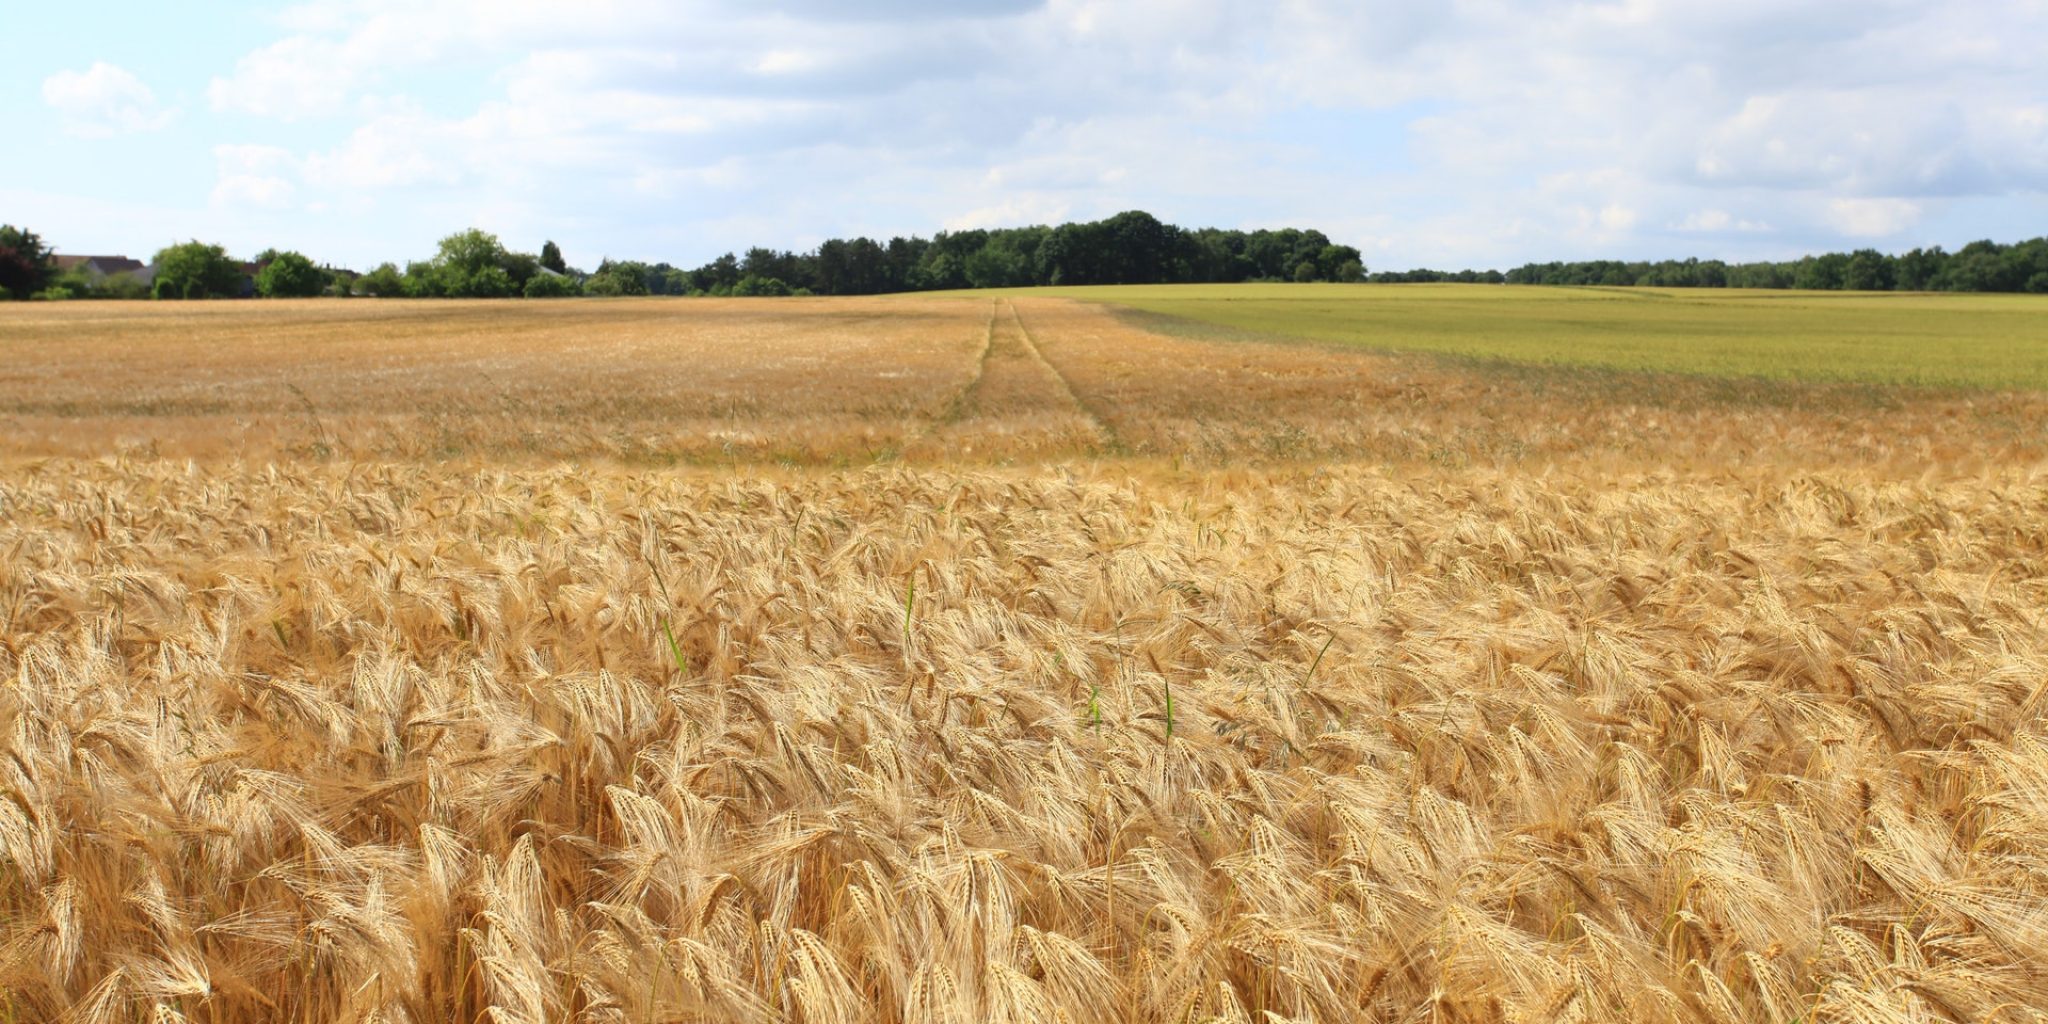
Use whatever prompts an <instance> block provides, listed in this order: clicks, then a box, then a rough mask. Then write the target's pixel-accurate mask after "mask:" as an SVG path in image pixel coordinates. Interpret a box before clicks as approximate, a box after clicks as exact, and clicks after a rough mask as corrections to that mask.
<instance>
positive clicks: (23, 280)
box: [0, 224, 57, 299]
mask: <svg viewBox="0 0 2048 1024" xmlns="http://www.w3.org/2000/svg"><path fill="white" fill-rule="evenodd" d="M56 274H57V258H56V257H55V256H54V255H52V254H51V252H50V247H49V246H47V245H44V244H43V240H42V238H41V236H39V235H37V234H36V233H35V232H33V231H30V230H28V229H27V228H18V227H15V226H14V225H12V224H0V292H4V293H5V294H6V295H11V296H13V297H14V298H17V299H26V298H28V297H29V296H31V295H34V294H35V293H36V292H39V291H42V290H43V289H44V288H47V287H49V286H50V279H51V278H53V277H55V276H56Z"/></svg>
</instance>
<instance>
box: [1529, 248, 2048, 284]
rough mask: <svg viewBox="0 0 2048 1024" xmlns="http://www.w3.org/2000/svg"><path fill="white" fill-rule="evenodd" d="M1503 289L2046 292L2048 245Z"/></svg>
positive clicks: (1540, 274)
mask: <svg viewBox="0 0 2048 1024" xmlns="http://www.w3.org/2000/svg"><path fill="white" fill-rule="evenodd" d="M1504 279H1505V280H1506V282H1507V283H1508V284H1551V285H1624V286H1648V287H1657V288H1802V289H1810V290H1816V291H1877V292H1883V291H1901V292H2035V293H2048V238H2034V239H2029V240H2027V241H2024V242H2015V243H2013V244H2011V245H2001V244H1999V243H1997V242H1993V241H1989V240H1986V241H1981V242H1971V243H1970V244H1968V245H1965V246H1963V247H1962V248H1961V249H1958V250H1956V251H1955V252H1948V251H1946V250H1944V249H1942V248H1941V247H1940V246H1934V247H1932V248H1925V249H1914V250H1912V251H1910V252H1906V253H1902V254H1900V255H1896V256H1893V255H1888V254H1886V253H1881V252H1878V251H1877V250H1875V249H1858V250H1856V251H1855V252H1847V253H1842V252H1831V253H1825V254H1823V255H1819V256H1807V257H1804V258H1802V259H1797V260H1790V261H1786V262H1779V263H1772V262H1760V263H1724V262H1722V261H1720V260H1698V259H1691V260H1664V261H1661V262H1657V263H1649V262H1633V263H1628V262H1622V261H1620V260H1592V261H1587V262H1580V263H1530V264H1527V265H1525V266H1521V267H1517V268H1515V269H1514V270H1510V271H1508V272H1507V274H1506V275H1505V278H1504Z"/></svg>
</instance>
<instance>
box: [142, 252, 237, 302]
mask: <svg viewBox="0 0 2048 1024" xmlns="http://www.w3.org/2000/svg"><path fill="white" fill-rule="evenodd" d="M150 262H152V263H155V264H156V284H155V286H154V292H155V295H156V297H157V298H159V299H223V298H231V297H233V296H237V295H240V294H242V265H241V264H240V263H237V262H235V261H234V260H231V259H229V258H228V253H227V250H226V249H223V248H221V247H220V246H218V245H208V244H207V243H205V242H185V243H183V244H180V245H173V246H171V247H169V248H167V249H159V250H157V254H156V258H155V259H153V260H151V261H150Z"/></svg>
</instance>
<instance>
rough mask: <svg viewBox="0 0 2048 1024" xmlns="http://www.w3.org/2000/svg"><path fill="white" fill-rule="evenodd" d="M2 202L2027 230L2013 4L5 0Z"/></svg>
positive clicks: (1468, 245) (221, 238)
mask: <svg viewBox="0 0 2048 1024" xmlns="http://www.w3.org/2000/svg"><path fill="white" fill-rule="evenodd" d="M0 9H4V17H0V26H4V36H5V37H6V38H7V40H8V43H9V46H8V50H9V60H7V61H5V62H0V98H4V110H5V111H6V113H7V115H8V117H7V120H8V121H9V123H10V134H11V136H12V140H13V144H12V145H10V147H9V148H10V150H11V151H12V156H13V159H8V160H4V161H0V221H5V222H10V223H17V224H22V225H24V226H27V227H29V228H31V229H33V230H36V231H37V232H39V233H40V234H42V235H43V237H44V238H45V240H46V241H48V242H50V243H51V244H53V245H54V246H55V247H56V248H57V249H58V251H60V252H70V253H80V254H126V255H133V256H137V257H139V258H143V259H147V258H148V257H149V254H150V253H152V252H154V251H155V250H156V249H158V248H160V247H162V246H164V245H167V244H170V243H173V242H177V241H182V240H186V239H191V238H198V239H201V240H204V241H210V242H219V243H222V244H224V245H226V246H227V247H228V248H229V250H230V251H231V252H233V253H235V254H236V255H242V256H246V255H250V254H253V253H254V252H256V251H258V250H260V249H263V248H268V247H277V248H281V249H297V250H300V251H303V252H305V253H307V254H308V255H311V256H313V257H314V258H315V259H316V260H320V261H323V262H329V263H333V264H336V265H341V266H353V267H357V268H359V269H363V268H367V267H369V266H372V265H374V264H375V263H377V262H381V261H384V260H394V261H397V262H399V263H401V264H402V263H403V262H404V261H405V260H407V259H420V258H425V257H428V256H430V255H432V253H433V251H434V245H435V241H436V240H437V239H439V238H440V237H442V236H443V235H447V234H450V233H452V232H455V231H458V230H461V229H463V228H466V227H471V226H475V227H481V228H484V229H486V230H489V231H492V232H495V233H497V234H498V235H499V236H500V237H501V238H502V239H503V240H504V241H505V242H506V244H507V245H509V246H511V247H512V248H515V249H523V250H527V251H536V250H538V249H539V247H540V245H541V243H542V241H544V240H549V239H552V240H554V241H556V242H557V243H558V244H559V245H560V246H561V248H562V250H563V252H564V254H565V256H566V257H567V258H568V260H569V262H570V263H571V264H572V265H577V266H582V267H586V268H589V267H594V266H595V265H596V264H597V263H598V262H599V260H601V259H603V258H605V257H613V258H625V259H642V260H647V261H650V262H652V261H661V260H666V261H669V262H671V263H675V264H677V265H684V266H694V265H697V264H699V263H702V262H704V261H706V260H709V259H711V258H712V257H715V256H717V255H718V254H720V253H723V252H727V251H735V250H738V251H743V250H744V249H745V248H747V247H749V246H753V245H766V246H770V247H773V248H778V249H795V250H804V249H808V248H810V247H812V246H815V245H816V244H817V243H818V242H819V241H822V240H823V239H826V238H830V237H851V236H854V235H863V234H864V235H869V236H871V237H876V238H884V239H886V238H887V237H889V236H892V235H908V234H922V235H930V234H931V233H933V232H935V231H940V230H958V229H963V228H976V227H997V226H1014V225H1022V224H1034V223H1057V222H1060V221H1063V220H1092V219H1096V218H1099V217H1104V216H1108V215H1110V214H1113V213H1116V212H1119V211H1121V210H1128V209H1144V210H1149V211H1151V212H1152V213H1154V214H1156V215H1158V216H1159V217H1160V218H1161V219H1164V220H1167V221H1170V222H1173V223H1177V224H1181V225H1184V226H1189V227H1196V226H1215V227H1232V228H1244V229H1252V228H1259V227H1280V226H1290V225H1291V226H1299V227H1314V228H1319V229H1321V230H1323V231H1324V232H1326V233H1328V234H1329V235H1330V236H1331V237H1332V238H1334V239H1336V240H1337V241H1340V242H1344V243H1348V244H1351V245H1356V246H1358V247H1359V248H1360V249H1361V250H1362V251H1363V252H1364V255H1365V261H1366V263H1367V264H1368V266H1370V267H1372V268H1373V269H1386V270H1394V269H1407V268H1412V267H1418V266H1429V267H1437V268H1458V267H1467V266H1470V267H1503V268H1505V267H1510V266H1514V265H1517V264H1520V263H1523V262H1527V261H1531V260H1551V259H1589V258H1605V257H1614V258H1630V259H1633V258H1663V257H1683V256H1692V255H1697V256H1701V257H1717V258H1723V259H1781V258H1787V257H1792V256H1796V255H1799V254H1803V253H1808V252H1819V251H1830V250H1847V249H1854V248H1863V247H1871V248H1877V249H1882V250H1885V251H1903V250H1905V249H1908V248H1911V247H1914V246H1919V245H1933V244H1939V245H1944V246H1947V247H1949V248H1951V249H1953V248H1956V247H1958V246H1960V245H1962V244H1963V243H1966V242H1968V241H1971V240H1973V239H1977V238H1995V239H1999V240H2001V241H2013V240H2017V239H2020V238H2029V237H2035V236H2039V235H2043V234H2048V0H1995V2H1994V0H1981V2H1972V0H1957V2H1946V3H1936V2H1928V0H1916V2H1899V0H1856V2H1833V0H1826V2H1800V0H1719V2H1715V3H1700V2H1698V0H1622V2H1615V3H1604V2H1603V3H1568V2H1548V0H1527V2H1521V3H1505V2H1496V0H1446V2H1440V3H1434V4H1419V3H1414V2H1412V0H1399V2H1381V0H1353V2H1348V3H1346V2H1318V0H1263V2H1251V0H1230V2H1224V0H1177V2H1170V0H1116V2H1106V0H1046V2H1031V0H865V2H859V3H832V2H827V0H780V2H773V0H769V2H761V0H757V2H751V3H748V2H725V0H581V2H578V3H562V2H559V0H322V2H320V3H317V4H307V5H303V6H292V5H279V4H276V3H264V4H256V3H230V2H222V0H181V2H179V3H176V4H165V3H162V2H160V0H150V2H147V3H130V2H125V0H119V2H102V3H97V4H94V5H91V7H90V8H89V9H79V8H70V9H67V8H63V7H61V6H60V5H56V4H48V3H41V4H29V3H27V2H26V0H0Z"/></svg>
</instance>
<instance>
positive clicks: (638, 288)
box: [0, 210, 1367, 298]
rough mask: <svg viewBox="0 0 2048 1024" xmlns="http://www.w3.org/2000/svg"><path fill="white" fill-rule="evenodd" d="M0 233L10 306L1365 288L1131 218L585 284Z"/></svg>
mask: <svg viewBox="0 0 2048 1024" xmlns="http://www.w3.org/2000/svg"><path fill="white" fill-rule="evenodd" d="M6 230H7V232H9V234H7V235H5V236H0V288H4V289H6V291H7V294H9V295H11V296H12V297H16V298H30V297H40V298H100V297H108V298H142V297H154V298H212V297H223V296H233V295H237V294H244V293H253V294H256V295H263V296H276V297H293V296H311V295H366V296H375V297H393V298H396V297H405V298H504V297H511V296H522V295H523V296H527V297H532V298H542V297H559V296H570V295H740V296H745V295H871V294H878V293H882V292H905V291H932V290H941V289H950V288H1000V287H1017V286H1027V285H1060V284H1069V285H1081V284H1183V283H1227V282H1238V281H1363V280H1366V279H1367V275H1366V269H1365V264H1364V263H1363V261H1362V260H1361V259H1360V256H1359V252H1358V250H1357V249H1356V248H1353V247H1351V246H1348V245H1338V244H1335V243H1333V242H1331V241H1330V239H1329V236H1327V235H1325V234H1323V233H1322V232H1320V231H1315V230H1303V229H1298V228H1281V229H1277V230H1258V231H1231V230H1221V229H1215V228H1203V229H1197V230H1189V229H1185V228H1181V227H1177V226H1175V225H1172V224H1165V223H1162V222H1160V221H1159V220H1158V219H1157V218H1155V217H1153V216H1152V215H1151V214H1149V213H1145V212H1143V211H1136V210H1134V211H1130V212H1126V213H1120V214H1117V215H1116V216H1114V217H1109V218H1106V219H1103V220H1099V221H1091V222H1084V223H1068V224H1061V225H1058V226H1056V227H1048V226H1035V227H1025V228H1004V229H996V230H971V231H953V232H945V231H942V232H939V233H938V234H936V235H934V236H933V237H931V238H922V237H917V236H912V237H908V238H903V237H897V238H891V239H889V240H888V241H887V242H880V241H876V240H874V239H871V238H847V239H842V238H835V239H831V240H829V241H826V242H824V243H822V244H820V245H819V246H818V247H817V248H816V249H813V250H811V251H809V252H801V253H799V252H790V251H784V250H776V249H769V248H759V247H757V248H752V249H748V250H747V251H746V252H745V253H744V254H734V253H727V254H725V255H723V256H720V257H718V258H717V259H714V260H711V261H710V262H708V263H705V264H704V265H702V266H699V267H694V268H683V267H677V266H675V265H673V264H669V263H666V262H662V263H645V262H641V261H637V260H613V259H606V260H603V261H602V262H600V263H599V264H598V266H597V269H596V270H594V271H590V272H584V271H582V270H578V269H576V268H573V267H570V266H568V265H567V264H566V263H565V262H564V261H563V258H562V254H561V250H560V249H559V248H558V247H557V246H556V245H555V243H553V242H548V243H546V244H545V245H543V246H542V247H541V250H540V252H539V253H537V254H536V253H526V252H518V251H514V250H512V249H509V248H507V247H506V246H505V245H504V244H503V243H502V242H501V241H500V240H499V239H498V237H497V236H496V235H493V234H490V233H489V232H485V231H481V230H476V229H470V230H467V231H463V232H459V233H457V234H454V235H450V236H448V237H447V238H444V239H442V240H441V242H440V244H439V246H438V247H437V251H436V252H435V254H434V255H433V256H432V257H430V258H428V259H424V260H414V261H410V262H407V263H405V264H404V265H403V266H400V265H399V264H398V263H396V262H388V263H383V264H380V265H378V266H377V267H375V268H374V269H372V270H370V271H369V272H368V273H364V274H355V273H352V272H350V271H346V270H341V269H337V268H333V267H324V266H318V265H316V264H315V263H314V262H313V261H312V260H311V259H310V258H308V257H306V256H305V255H304V254H301V253H298V252H279V251H276V250H267V251H265V252H263V253H261V254H259V255H258V256H257V257H256V259H255V260H254V261H252V262H251V264H248V265H245V264H242V263H240V262H239V261H236V260H234V259H232V258H230V257H229V256H228V254H227V252H226V251H225V250H224V249H223V248H222V247H221V246H218V245H210V244H206V243H202V242H187V243H183V244H180V245H174V246H170V247H168V248H165V249H163V250H160V251H159V252H158V253H157V254H156V256H155V258H154V259H153V260H152V266H153V267H154V275H153V277H151V279H150V280H148V281H147V282H143V281H140V280H137V279H132V278H131V279H129V280H123V279H122V278H124V277H127V276H128V275H118V274H116V275H109V276H106V277H95V276H93V275H91V274H89V273H86V272H84V271H82V270H76V269H74V270H72V271H67V272H65V273H62V274H59V273H57V271H56V269H55V266H54V264H53V263H52V262H51V254H50V251H49V248H48V247H47V246H45V245H43V244H42V242H41V239H40V238H38V237H37V236H36V235H34V234H33V233H30V232H27V231H25V230H20V229H16V228H13V227H9V228H7V229H6ZM10 267H12V268H13V269H12V270H10V269H8V268H10Z"/></svg>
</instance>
